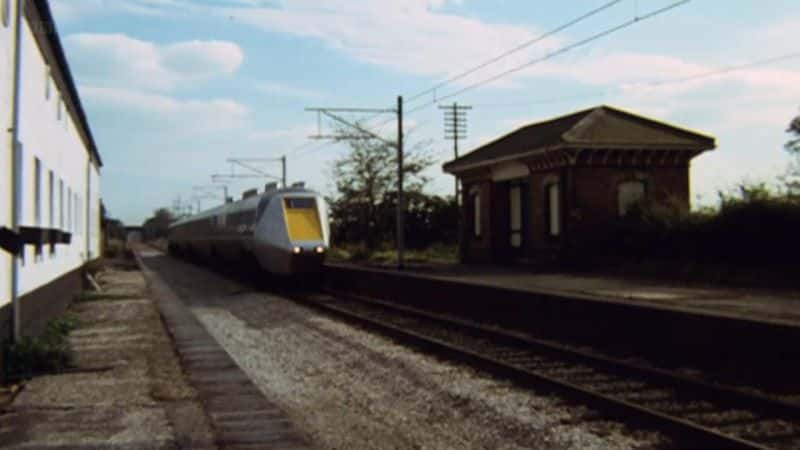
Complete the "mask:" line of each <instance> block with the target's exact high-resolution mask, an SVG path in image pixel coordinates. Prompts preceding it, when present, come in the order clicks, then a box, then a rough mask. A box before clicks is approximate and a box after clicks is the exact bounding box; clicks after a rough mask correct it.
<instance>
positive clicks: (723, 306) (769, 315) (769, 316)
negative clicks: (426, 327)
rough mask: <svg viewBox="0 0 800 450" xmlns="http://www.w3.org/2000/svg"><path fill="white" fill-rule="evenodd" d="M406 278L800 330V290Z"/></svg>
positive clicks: (586, 278) (505, 275)
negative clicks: (601, 301)
mask: <svg viewBox="0 0 800 450" xmlns="http://www.w3.org/2000/svg"><path fill="white" fill-rule="evenodd" d="M381 270H386V269H381ZM389 270H394V269H389ZM402 273H406V274H412V275H414V276H418V277H430V278H435V279H442V280H449V281H456V282H461V283H469V284H477V285H484V286H493V287H499V288H504V289H514V290H520V291H526V292H531V293H553V294H555V293H560V294H563V295H573V296H574V295H578V296H582V297H583V296H588V298H596V299H604V300H610V301H618V302H625V303H634V304H641V305H650V306H657V307H661V308H671V309H676V310H682V311H695V312H703V313H705V314H713V315H725V316H729V317H740V318H743V319H748V320H758V321H764V322H780V323H786V324H796V325H800V290H791V289H763V288H741V287H720V286H718V285H717V286H715V285H710V284H709V285H701V284H695V283H693V284H691V285H689V284H686V283H680V282H668V281H655V280H648V279H642V278H635V277H622V276H609V275H591V274H574V273H564V272H538V273H537V272H533V271H532V270H531V269H525V268H514V267H496V266H464V265H454V266H440V267H436V268H413V267H412V268H409V269H406V270H404V271H403V272H402Z"/></svg>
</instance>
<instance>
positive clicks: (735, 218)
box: [570, 185, 800, 268]
mask: <svg viewBox="0 0 800 450" xmlns="http://www.w3.org/2000/svg"><path fill="white" fill-rule="evenodd" d="M798 232H800V200H798V198H797V197H792V196H789V195H785V194H777V193H773V192H770V191H769V190H768V189H766V188H765V187H764V186H763V185H752V186H746V185H743V186H740V187H739V191H738V192H736V193H732V194H727V193H726V194H720V205H719V207H718V208H716V209H704V210H701V211H698V212H692V213H688V212H685V211H681V209H680V208H677V207H674V206H671V205H669V204H667V205H648V204H643V205H640V206H639V207H638V208H635V209H634V210H633V211H631V213H630V214H629V215H628V216H627V217H625V218H623V219H620V220H619V221H617V222H615V223H613V224H610V225H609V226H607V227H604V228H602V229H598V230H595V232H594V233H591V234H587V235H585V236H582V237H581V238H579V239H578V240H576V241H575V242H573V245H572V246H571V250H572V251H573V256H574V257H573V258H570V259H572V260H576V259H580V260H582V261H585V262H588V263H589V264H607V263H624V262H639V261H653V260H660V261H672V262H680V263H693V264H699V265H730V266H736V267H740V268H749V267H755V268H770V267H786V266H788V265H796V264H797V262H796V261H797V255H798V254H800V235H798Z"/></svg>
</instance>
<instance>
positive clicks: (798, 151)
mask: <svg viewBox="0 0 800 450" xmlns="http://www.w3.org/2000/svg"><path fill="white" fill-rule="evenodd" d="M786 132H787V133H790V134H792V135H793V138H792V139H789V142H787V143H786V150H788V151H789V153H792V154H794V155H797V156H800V115H797V116H796V117H795V118H794V119H792V121H791V122H789V128H787V129H786Z"/></svg>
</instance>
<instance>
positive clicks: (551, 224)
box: [545, 183, 561, 237]
mask: <svg viewBox="0 0 800 450" xmlns="http://www.w3.org/2000/svg"><path fill="white" fill-rule="evenodd" d="M545 200H546V205H547V208H546V211H547V218H546V220H547V234H548V235H549V236H552V237H557V236H560V235H561V194H560V189H559V187H558V183H551V184H548V185H547V186H545Z"/></svg>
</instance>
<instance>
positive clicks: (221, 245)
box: [168, 183, 330, 275]
mask: <svg viewBox="0 0 800 450" xmlns="http://www.w3.org/2000/svg"><path fill="white" fill-rule="evenodd" d="M329 236H330V229H329V225H328V213H327V209H326V207H325V200H324V198H323V197H322V196H321V195H320V194H318V193H317V192H314V191H312V190H309V189H306V188H305V187H304V185H303V184H302V183H295V184H294V185H292V186H291V187H289V188H283V189H278V188H277V187H276V186H275V185H274V184H269V185H267V187H266V189H265V191H264V192H263V193H261V194H259V193H258V192H257V191H256V190H251V191H248V192H245V193H244V194H243V196H242V199H241V200H239V201H236V202H226V203H225V204H224V205H222V206H218V207H216V208H213V209H210V210H207V211H203V212H200V213H198V214H195V215H194V216H191V217H188V218H185V219H182V220H179V221H177V222H175V223H174V224H172V225H171V226H170V229H169V235H168V245H169V247H168V248H169V251H170V253H173V254H189V255H196V256H200V257H204V258H207V259H210V260H213V261H225V262H231V263H237V262H241V263H245V262H247V261H252V260H253V257H254V259H255V260H256V261H257V262H258V264H259V266H260V267H261V268H262V269H263V270H265V271H267V272H269V273H273V274H278V275H291V274H296V273H308V272H316V271H319V270H320V268H321V267H322V263H323V261H324V259H325V254H326V252H327V250H328V246H329V242H330V241H329V239H330V238H329Z"/></svg>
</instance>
